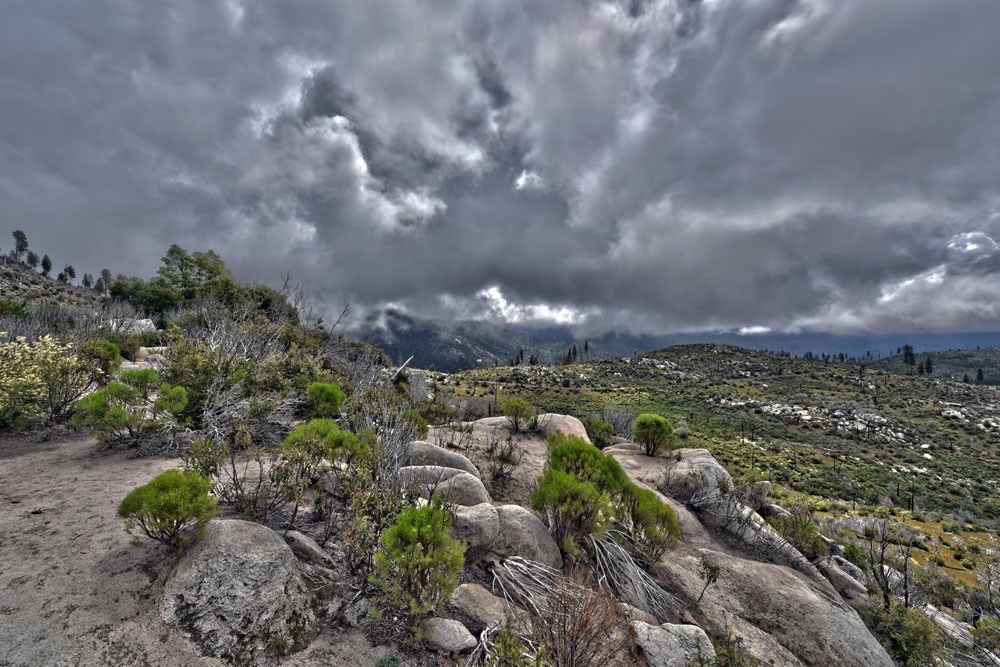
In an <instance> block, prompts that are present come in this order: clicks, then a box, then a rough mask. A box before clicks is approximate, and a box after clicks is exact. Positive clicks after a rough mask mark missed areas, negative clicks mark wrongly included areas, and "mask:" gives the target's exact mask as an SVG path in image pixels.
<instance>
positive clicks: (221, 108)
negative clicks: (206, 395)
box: [0, 0, 1000, 333]
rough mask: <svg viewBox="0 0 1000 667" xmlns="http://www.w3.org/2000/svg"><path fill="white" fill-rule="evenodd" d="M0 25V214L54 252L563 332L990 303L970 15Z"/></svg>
mask: <svg viewBox="0 0 1000 667" xmlns="http://www.w3.org/2000/svg"><path fill="white" fill-rule="evenodd" d="M4 13H5V19H4V21H0V114H2V116H0V117H2V119H3V122H2V123H0V201H2V202H3V220H4V221H5V222H6V223H7V224H6V225H4V227H10V228H11V229H14V228H21V229H24V230H25V231H26V232H27V233H28V236H29V238H30V240H31V243H32V246H33V247H34V248H37V249H38V250H39V251H43V252H47V253H48V254H50V255H51V256H52V257H53V259H54V260H55V261H56V263H57V264H59V263H60V262H63V261H68V262H70V263H73V264H74V266H76V267H77V269H78V270H80V271H83V270H89V271H94V270H96V269H99V268H101V267H103V266H105V265H107V266H109V268H111V269H112V271H114V272H116V273H117V272H124V273H136V274H143V275H145V274H149V273H151V272H152V271H153V268H154V266H155V264H156V262H157V260H158V258H159V257H160V256H161V255H162V254H163V252H164V251H165V249H166V248H167V247H168V246H169V245H170V244H171V243H179V244H180V245H182V246H184V247H187V248H189V249H193V250H198V249H205V248H214V249H216V250H217V251H218V252H220V254H222V255H223V257H224V258H225V259H226V260H227V262H228V263H229V264H230V265H231V266H232V267H233V269H234V273H235V274H236V275H237V277H239V278H241V279H245V280H252V279H256V280H260V281H264V282H272V283H273V282H277V281H278V280H279V276H280V274H281V272H283V271H285V270H291V271H292V274H293V276H294V277H295V278H296V279H297V280H299V281H301V282H302V283H303V284H304V286H305V288H306V289H307V291H308V292H309V293H310V294H312V295H313V296H314V297H315V298H316V299H317V300H318V301H319V302H321V303H322V304H325V305H327V306H329V307H330V309H331V310H333V309H335V308H336V306H337V305H339V304H340V303H342V302H344V301H351V302H352V303H353V304H354V305H355V309H356V310H357V311H359V312H360V311H363V310H365V309H373V308H379V307H385V306H393V307H399V308H403V309H406V310H407V311H409V312H411V313H414V314H418V315H424V316H431V317H439V318H483V317H487V318H489V317H492V318H497V319H505V320H508V321H522V322H523V321H554V322H560V323H572V324H577V325H579V326H580V327H581V328H583V329H589V330H600V329H607V328H612V327H624V328H630V329H632V330H634V331H640V332H658V333H660V332H668V331H685V330H686V331H690V330H697V329H708V328H743V329H746V330H764V329H772V330H774V329H789V328H805V329H814V330H822V331H831V332H859V331H873V332H879V331H912V330H946V329H959V328H961V329H989V328H996V327H997V326H998V320H1000V300H998V298H997V294H1000V273H998V267H1000V245H998V241H1000V189H998V187H997V177H998V175H1000V124H998V123H997V122H996V119H997V118H1000V77H997V74H996V73H997V72H1000V40H997V39H996V34H995V32H996V30H995V28H996V26H997V25H1000V4H998V3H996V2H992V0H957V1H956V2H950V3H943V2H939V1H935V0H884V1H883V2H878V3H872V2H868V1H867V0H836V1H834V0H703V1H701V2H698V1H695V0H617V1H606V2H596V1H587V0H545V1H544V2H541V1H537V2H527V1H523V2H511V1H510V0H503V1H501V0H481V1H479V2H459V1H457V0H452V1H445V0H441V1H435V2H431V1H422V2H413V1H412V0H373V1H371V2H355V1H351V0H284V1H283V2H280V3H276V2H265V1H264V0H245V1H241V0H225V1H218V2H217V1H214V0H203V1H200V2H188V3H149V2H139V1H138V0H122V1H116V2H109V1H100V0H98V1H96V2H91V3H79V2H74V1H72V0H63V1H61V2H60V1H57V0H53V1H51V2H28V1H27V0H16V1H15V2H14V3H11V4H10V5H8V6H7V7H5V9H4ZM4 245H9V241H8V243H7V244H4V243H2V242H0V247H3V246H4Z"/></svg>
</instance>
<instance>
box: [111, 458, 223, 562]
mask: <svg viewBox="0 0 1000 667" xmlns="http://www.w3.org/2000/svg"><path fill="white" fill-rule="evenodd" d="M210 489H211V482H209V480H207V479H205V478H204V477H202V476H201V475H198V474H197V473H193V472H181V471H180V470H168V471H166V472H164V473H162V474H160V475H157V476H156V477H155V478H154V479H153V481H152V482H150V483H149V484H144V485H143V486H140V487H137V488H135V489H133V490H132V491H131V492H130V493H129V494H128V495H127V496H125V499H124V500H122V502H121V504H120V505H119V506H118V516H120V517H122V518H123V519H125V530H126V532H128V533H129V534H130V535H132V536H133V537H134V538H135V540H134V543H135V544H140V545H141V544H142V542H141V541H140V540H139V538H138V535H137V533H141V534H143V535H145V536H146V537H148V538H150V539H153V540H157V541H158V542H163V543H164V544H168V545H170V546H171V547H172V548H173V549H174V551H176V552H177V553H182V552H183V551H184V549H185V547H186V546H187V545H188V543H189V542H191V540H194V539H196V538H198V537H201V535H203V534H204V532H205V527H206V526H207V525H208V522H209V521H211V519H212V518H213V517H215V516H216V515H217V514H218V507H216V504H215V498H213V497H212V496H211V495H210V494H209V491H210Z"/></svg>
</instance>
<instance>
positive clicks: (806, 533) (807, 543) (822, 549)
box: [767, 506, 829, 560]
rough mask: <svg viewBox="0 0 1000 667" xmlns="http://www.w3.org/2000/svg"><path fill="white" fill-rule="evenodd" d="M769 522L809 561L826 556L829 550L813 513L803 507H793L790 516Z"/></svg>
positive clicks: (775, 518) (777, 517) (772, 519)
mask: <svg viewBox="0 0 1000 667" xmlns="http://www.w3.org/2000/svg"><path fill="white" fill-rule="evenodd" d="M767 522H768V523H769V524H770V525H771V527H772V528H774V529H775V530H776V531H778V533H779V534H780V535H781V536H782V537H783V538H785V539H786V540H788V541H789V542H790V543H791V545H792V546H793V547H795V548H796V549H798V550H799V552H800V553H801V554H802V555H803V556H805V557H806V558H808V559H809V560H814V559H816V558H819V557H821V556H825V555H826V553H827V551H828V550H829V548H828V547H827V545H826V543H825V542H824V541H823V540H822V538H821V537H820V535H819V531H818V530H817V529H816V521H815V518H814V516H813V514H812V512H810V511H808V510H807V509H806V508H804V507H802V506H795V507H793V508H792V509H791V513H790V514H789V515H788V516H773V517H770V518H769V519H768V520H767Z"/></svg>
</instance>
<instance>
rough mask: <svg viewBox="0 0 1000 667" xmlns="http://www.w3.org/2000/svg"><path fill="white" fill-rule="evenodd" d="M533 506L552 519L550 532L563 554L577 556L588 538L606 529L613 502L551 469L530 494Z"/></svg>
mask: <svg viewBox="0 0 1000 667" xmlns="http://www.w3.org/2000/svg"><path fill="white" fill-rule="evenodd" d="M531 506H532V507H533V508H534V509H536V510H538V511H539V512H542V513H544V514H545V515H546V516H547V517H548V519H549V530H550V531H551V532H552V536H553V537H554V538H555V540H556V542H557V543H558V544H559V548H560V550H561V551H562V552H563V555H567V554H569V555H576V554H578V553H580V547H581V546H585V540H586V538H587V537H588V536H590V535H593V534H597V535H601V534H603V533H604V532H605V531H606V530H607V517H608V515H609V513H610V509H611V507H610V502H609V500H608V496H607V494H606V493H601V492H600V491H598V490H597V488H596V487H595V486H594V485H593V484H589V483H587V482H583V481H580V480H579V479H577V478H576V476H574V475H572V474H570V473H568V472H564V471H562V470H556V469H554V468H552V467H548V468H547V469H546V470H545V472H544V473H543V474H542V476H541V477H540V478H539V479H538V488H536V489H535V490H534V491H532V493H531Z"/></svg>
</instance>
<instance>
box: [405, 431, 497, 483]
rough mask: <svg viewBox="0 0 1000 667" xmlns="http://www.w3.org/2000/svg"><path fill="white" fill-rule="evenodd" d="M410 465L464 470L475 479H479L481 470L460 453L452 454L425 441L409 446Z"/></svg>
mask: <svg viewBox="0 0 1000 667" xmlns="http://www.w3.org/2000/svg"><path fill="white" fill-rule="evenodd" d="M409 447H410V449H409V465H411V466H441V467H443V468H454V469H455V470H462V471H464V472H467V473H469V474H470V475H472V476H474V477H477V478H478V477H479V476H480V475H479V470H478V469H477V468H476V466H474V465H472V461H470V460H469V459H467V458H465V457H464V456H462V455H461V454H459V453H458V452H450V451H448V450H447V449H445V448H443V447H438V446H437V445H432V444H431V443H429V442H424V441H423V440H415V441H413V442H411V443H410V445H409Z"/></svg>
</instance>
